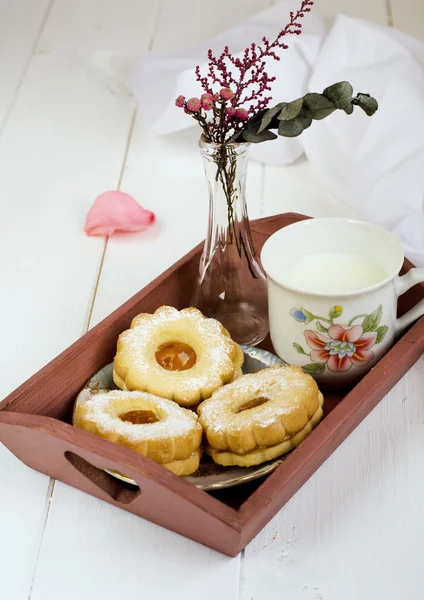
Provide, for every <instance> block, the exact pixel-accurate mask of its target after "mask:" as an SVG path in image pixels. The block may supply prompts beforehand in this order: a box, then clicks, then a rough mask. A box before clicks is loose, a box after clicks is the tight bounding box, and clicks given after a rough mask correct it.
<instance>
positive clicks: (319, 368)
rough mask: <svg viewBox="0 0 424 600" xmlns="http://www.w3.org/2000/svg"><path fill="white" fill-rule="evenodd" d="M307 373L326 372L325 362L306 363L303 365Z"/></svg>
mask: <svg viewBox="0 0 424 600" xmlns="http://www.w3.org/2000/svg"><path fill="white" fill-rule="evenodd" d="M302 369H303V370H304V372H305V373H309V375H318V374H321V373H324V371H325V364H322V363H309V365H305V366H304V367H302Z"/></svg>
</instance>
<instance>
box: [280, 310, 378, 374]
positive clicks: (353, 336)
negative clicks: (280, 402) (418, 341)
mask: <svg viewBox="0 0 424 600" xmlns="http://www.w3.org/2000/svg"><path fill="white" fill-rule="evenodd" d="M342 313H343V308H342V307H341V306H339V305H336V306H333V307H331V308H330V310H329V311H328V318H327V317H322V316H319V315H314V314H312V313H311V312H309V311H308V310H306V309H304V308H292V309H291V310H290V314H291V315H292V317H293V318H294V319H296V321H298V322H301V323H304V324H305V325H308V324H309V323H311V322H312V321H316V325H315V327H316V329H307V330H306V331H304V336H305V340H306V343H307V345H308V350H309V352H306V351H305V350H304V348H303V347H302V346H301V345H300V344H296V343H294V344H293V346H294V348H295V349H296V350H297V352H299V354H304V355H305V356H309V358H310V360H311V362H310V363H309V364H307V365H304V366H303V367H302V368H303V370H304V371H306V372H307V373H311V374H320V373H324V371H325V369H326V368H327V369H328V370H329V371H332V372H333V373H343V372H344V371H348V370H349V369H350V368H351V367H352V366H354V367H362V366H365V365H367V364H368V363H369V362H371V361H372V360H373V359H374V357H375V354H374V352H373V350H372V348H373V347H374V346H375V345H376V344H379V343H380V342H381V341H382V340H383V339H384V337H385V335H386V333H387V330H388V327H386V325H380V321H381V317H382V316H383V307H382V305H380V306H379V307H378V308H377V309H376V310H375V311H374V312H372V313H370V314H369V315H364V314H362V315H356V316H355V317H353V318H352V319H350V321H349V322H348V324H347V325H343V324H338V323H337V324H336V323H334V320H335V319H337V318H339V317H340V316H341V315H342ZM358 319H362V323H361V324H359V323H356V324H354V323H355V321H358Z"/></svg>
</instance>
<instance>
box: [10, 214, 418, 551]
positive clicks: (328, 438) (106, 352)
mask: <svg viewBox="0 0 424 600" xmlns="http://www.w3.org/2000/svg"><path fill="white" fill-rule="evenodd" d="M305 218H307V217H305V216H303V215H296V214H290V213H288V214H285V215H280V216H276V217H271V218H265V219H260V220H258V221H255V222H253V224H252V239H253V243H254V245H255V247H257V248H258V250H260V248H261V247H262V244H263V243H264V241H265V240H266V239H267V238H268V237H269V236H270V235H272V233H274V232H275V231H276V230H278V229H280V228H281V227H284V226H286V225H289V224H290V223H293V222H296V221H299V220H302V219H305ZM200 254H201V246H198V247H196V248H195V249H194V250H193V251H192V252H190V253H189V254H188V255H187V256H186V257H184V258H183V259H181V260H180V261H179V262H178V263H176V264H175V265H174V266H173V267H171V268H170V269H168V270H167V271H166V272H165V273H164V274H162V275H161V276H160V277H159V278H157V279H156V280H155V281H154V282H152V283H151V284H150V285H149V286H147V288H145V289H143V290H141V291H140V292H139V293H138V294H136V295H135V296H134V297H133V298H132V299H130V300H129V301H128V302H127V303H125V304H124V305H123V306H122V307H120V308H119V309H117V310H116V311H115V312H114V313H112V315H110V317H108V318H106V319H105V320H104V321H102V322H101V323H99V324H98V325H97V326H96V327H95V328H94V329H92V330H91V331H89V332H88V333H86V334H85V335H84V336H83V337H82V338H81V339H80V340H79V341H78V342H76V343H75V344H74V345H73V346H72V347H71V348H70V349H69V350H67V351H65V352H64V353H63V354H62V355H61V356H59V357H58V358H57V359H55V360H54V361H52V362H51V363H50V364H49V365H47V367H45V368H44V369H43V370H42V371H41V372H40V373H39V374H37V375H35V376H34V377H33V378H31V380H30V381H29V382H27V383H26V384H24V385H23V386H21V387H20V388H19V389H18V390H16V392H14V393H13V394H12V395H10V396H9V397H8V398H6V400H5V401H4V403H3V404H2V405H0V408H2V409H3V410H2V411H1V412H0V440H1V441H2V442H3V443H4V444H5V445H6V446H7V447H8V448H9V449H10V450H11V451H12V452H13V453H14V454H16V455H17V456H18V457H19V458H20V459H21V460H22V461H23V462H25V463H26V464H27V465H28V466H31V467H33V468H35V469H37V470H41V471H42V472H44V473H46V474H48V475H50V476H53V477H55V478H57V479H59V480H61V481H63V482H64V483H68V484H70V485H73V486H75V487H78V488H79V489H81V490H83V491H86V492H88V493H90V494H92V495H94V496H96V497H98V498H100V499H102V500H105V501H106V502H109V503H111V504H114V505H115V506H120V507H121V508H124V509H125V510H128V511H130V512H134V513H135V514H137V515H139V516H142V517H144V518H145V519H148V520H150V521H153V522H154V523H157V524H160V525H163V526H164V527H167V528H169V529H171V530H173V531H175V532H177V533H182V534H183V535H185V536H186V537H189V538H191V539H194V540H196V541H198V542H201V543H203V544H205V545H208V546H210V547H211V548H214V549H217V550H220V551H221V552H223V553H226V554H228V555H230V556H235V555H236V554H237V553H238V552H239V551H241V550H242V549H243V548H244V547H245V546H246V545H247V543H248V542H249V541H251V539H252V538H253V537H254V536H255V535H256V534H257V533H258V532H259V531H260V530H261V529H262V527H264V526H265V525H266V523H267V522H268V521H269V520H270V519H271V518H272V517H273V516H274V515H275V513H276V512H277V511H278V510H279V509H280V508H281V507H282V506H283V505H284V504H285V503H286V502H287V501H288V500H289V499H290V498H291V496H292V495H293V494H294V493H295V492H296V491H297V490H298V489H299V488H300V487H301V486H302V485H303V484H304V483H305V482H306V481H307V479H308V478H309V477H310V476H311V475H312V474H313V473H314V472H315V471H316V469H317V468H318V467H319V466H320V465H321V464H322V463H323V462H324V461H325V460H326V459H327V458H328V457H329V456H330V454H331V453H332V452H333V451H334V450H335V449H336V448H337V447H338V446H339V445H340V443H341V442H342V441H343V440H344V439H345V438H346V437H347V436H348V435H349V434H350V433H351V432H352V431H353V430H354V429H355V427H356V426H357V425H358V424H359V423H360V422H361V421H362V420H363V419H364V418H365V416H366V415H367V414H368V413H369V412H370V411H371V410H372V409H373V408H374V407H375V406H376V404H377V403H378V402H379V401H380V400H381V399H382V398H383V396H384V395H385V394H386V393H387V392H388V391H389V390H390V389H391V387H392V386H393V385H394V384H395V383H396V382H397V381H398V379H399V378H400V377H402V375H403V374H404V373H405V372H406V371H407V370H408V369H409V368H410V367H411V366H412V364H414V362H416V360H418V358H419V356H420V355H421V353H422V352H423V349H424V318H422V319H421V320H420V321H419V322H418V323H417V324H416V325H414V327H412V328H411V329H410V330H409V331H408V332H407V333H406V334H405V335H404V336H403V337H402V338H401V339H400V340H399V341H398V342H397V343H396V344H395V346H394V347H393V348H392V349H391V350H390V351H389V352H388V353H387V354H386V355H385V356H384V357H383V359H382V360H380V362H379V363H378V364H377V365H376V366H375V367H374V368H373V369H372V370H371V371H370V372H369V373H368V374H367V375H366V376H365V377H364V378H363V379H362V380H361V381H360V382H359V383H358V384H357V385H356V386H355V387H354V388H353V389H352V390H351V391H350V392H349V393H348V394H347V395H345V396H344V397H343V394H340V395H339V394H335V393H332V394H331V403H330V406H328V405H327V407H326V415H325V417H324V419H323V420H322V421H321V423H320V424H319V425H318V427H317V428H316V429H315V430H314V431H313V432H312V433H311V434H310V435H309V436H308V438H307V439H306V440H305V441H304V442H303V443H302V444H301V445H300V446H299V447H298V448H297V449H296V450H295V451H293V452H292V453H291V454H290V456H289V457H288V458H287V459H286V460H285V461H284V463H283V464H282V465H281V466H280V467H279V468H278V469H276V471H275V472H274V473H273V474H272V475H271V476H270V477H268V478H267V479H266V480H265V481H264V482H263V483H262V484H261V485H259V487H257V489H256V490H254V489H252V488H246V487H243V486H240V488H239V489H238V490H235V495H236V496H237V502H235V501H234V499H233V498H232V497H231V491H229V492H228V493H227V495H226V496H225V497H221V501H219V500H218V499H217V498H214V497H212V496H209V495H208V494H206V493H205V492H202V491H201V490H198V489H197V488H195V487H194V486H191V485H189V484H188V483H187V482H185V481H184V480H182V479H179V478H178V477H175V476H174V475H172V474H171V473H169V472H168V471H166V470H165V469H164V468H162V467H161V466H160V465H157V464H155V463H153V462H152V461H150V460H148V459H146V458H144V457H142V456H139V455H137V454H136V453H134V452H132V451H130V450H128V449H126V448H122V447H120V446H117V445H114V444H110V443H109V442H107V441H105V440H103V439H101V438H98V437H96V436H94V435H91V434H87V433H86V432H83V431H81V430H79V429H75V428H73V427H72V426H71V425H68V424H67V423H64V422H62V421H66V420H68V421H69V419H70V415H71V410H72V402H73V399H74V397H75V395H76V393H77V391H78V390H79V389H80V388H81V387H82V386H83V385H84V383H85V381H86V379H88V378H89V376H90V374H92V373H94V372H96V371H97V370H98V369H99V368H100V367H101V366H103V365H104V364H106V363H107V362H110V360H111V359H112V357H113V354H114V352H115V348H116V340H117V336H118V334H119V333H120V332H121V331H122V330H123V329H125V328H126V327H128V325H129V323H130V322H131V320H132V318H133V317H134V316H135V315H136V314H137V313H139V312H152V311H154V310H155V309H156V308H158V307H159V306H161V305H163V304H168V305H172V306H176V307H177V308H182V307H184V306H187V303H188V300H189V298H190V297H191V296H192V293H193V289H194V285H195V281H196V275H197V273H198V262H199V259H200ZM416 290H418V292H419V294H418V295H417V297H416V298H415V300H417V299H420V298H422V297H424V286H422V285H421V286H417V287H416ZM324 398H325V394H324ZM324 404H326V403H325V400H324ZM18 433H19V435H18ZM35 449H37V451H35ZM102 469H115V470H117V471H120V472H124V473H125V474H126V475H128V476H129V477H131V478H132V479H134V480H135V481H136V482H137V484H138V485H139V488H140V490H141V494H134V493H132V494H131V490H128V489H126V488H125V487H122V486H121V487H119V486H117V484H116V482H115V481H113V478H111V477H110V476H107V477H105V475H104V473H103V472H102ZM133 492H134V490H133ZM243 494H245V496H244V498H243ZM240 498H241V502H242V504H241V507H240V509H239V510H234V509H233V508H231V506H234V505H235V504H236V505H238V504H239V503H240ZM226 503H228V504H229V506H227V504H226ZM169 505H172V506H173V510H172V511H169V510H167V507H168V506H169Z"/></svg>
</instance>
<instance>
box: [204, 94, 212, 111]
mask: <svg viewBox="0 0 424 600" xmlns="http://www.w3.org/2000/svg"><path fill="white" fill-rule="evenodd" d="M213 105H214V101H213V98H212V97H209V98H205V99H204V100H202V108H203V110H212V108H213Z"/></svg>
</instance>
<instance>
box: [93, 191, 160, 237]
mask: <svg viewBox="0 0 424 600" xmlns="http://www.w3.org/2000/svg"><path fill="white" fill-rule="evenodd" d="M155 220H156V216H155V215H154V213H152V212H150V210H146V209H145V208H143V207H142V206H140V205H139V204H138V202H136V201H135V200H134V198H133V197H132V196H130V195H129V194H125V193H124V192H105V193H104V194H101V195H100V196H98V197H97V198H96V199H95V201H94V204H93V206H92V207H91V208H90V210H89V211H88V214H87V219H86V221H85V227H84V231H85V233H86V234H87V235H105V236H111V235H112V234H113V233H115V231H143V230H144V229H147V228H148V227H150V225H153V223H154V222H155Z"/></svg>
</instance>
